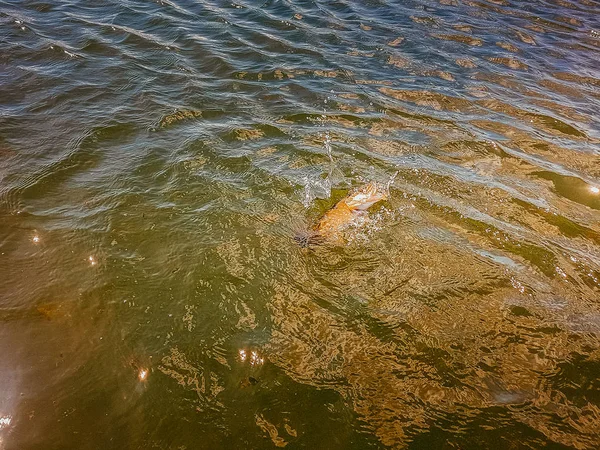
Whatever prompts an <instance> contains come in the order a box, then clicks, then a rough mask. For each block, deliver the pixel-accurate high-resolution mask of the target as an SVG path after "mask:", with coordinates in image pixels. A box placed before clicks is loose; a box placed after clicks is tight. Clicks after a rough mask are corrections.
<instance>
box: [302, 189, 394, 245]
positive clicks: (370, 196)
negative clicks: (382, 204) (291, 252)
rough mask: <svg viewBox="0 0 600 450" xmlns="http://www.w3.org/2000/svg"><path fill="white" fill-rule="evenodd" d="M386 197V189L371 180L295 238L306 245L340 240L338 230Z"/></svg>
mask: <svg viewBox="0 0 600 450" xmlns="http://www.w3.org/2000/svg"><path fill="white" fill-rule="evenodd" d="M387 197H388V192H387V189H386V188H385V187H383V186H380V185H378V184H377V183H375V182H371V183H369V184H366V185H364V186H362V187H361V188H359V189H357V190H355V191H354V192H352V193H351V194H349V195H347V196H346V197H344V198H343V199H341V200H340V201H339V202H337V203H336V204H335V206H334V207H333V208H331V209H330V210H329V211H327V212H326V213H325V214H324V215H323V217H322V218H321V219H320V220H319V221H318V222H317V224H316V225H315V226H314V227H313V228H312V230H311V231H310V232H309V233H308V236H297V237H296V240H297V241H298V242H299V243H301V244H304V245H306V246H308V245H310V244H313V243H319V242H323V241H340V240H341V235H340V231H341V230H342V229H343V228H344V227H346V226H347V225H349V224H350V223H351V222H352V221H353V220H354V219H355V218H356V217H357V216H358V215H359V214H361V213H363V212H364V211H366V210H367V209H369V208H370V207H371V206H373V205H374V204H375V203H377V202H379V201H381V200H385V199H386V198H387Z"/></svg>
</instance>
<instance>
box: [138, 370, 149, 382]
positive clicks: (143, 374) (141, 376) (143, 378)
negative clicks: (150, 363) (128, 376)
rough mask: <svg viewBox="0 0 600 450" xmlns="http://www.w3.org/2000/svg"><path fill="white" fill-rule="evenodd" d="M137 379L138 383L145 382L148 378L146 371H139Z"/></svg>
mask: <svg viewBox="0 0 600 450" xmlns="http://www.w3.org/2000/svg"><path fill="white" fill-rule="evenodd" d="M138 378H139V380H140V381H146V379H147V378H148V369H140V373H138Z"/></svg>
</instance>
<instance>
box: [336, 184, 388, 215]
mask: <svg viewBox="0 0 600 450" xmlns="http://www.w3.org/2000/svg"><path fill="white" fill-rule="evenodd" d="M387 197H388V194H387V192H385V190H384V189H383V188H382V187H380V186H379V185H378V184H377V183H375V182H372V183H369V184H367V185H366V186H364V187H362V188H361V189H359V190H358V191H356V192H355V193H354V194H352V195H351V196H349V198H348V200H346V204H347V205H348V206H349V207H350V209H354V210H359V211H364V210H366V209H369V208H370V207H371V206H373V205H374V204H375V203H377V202H379V201H381V200H385V199H387Z"/></svg>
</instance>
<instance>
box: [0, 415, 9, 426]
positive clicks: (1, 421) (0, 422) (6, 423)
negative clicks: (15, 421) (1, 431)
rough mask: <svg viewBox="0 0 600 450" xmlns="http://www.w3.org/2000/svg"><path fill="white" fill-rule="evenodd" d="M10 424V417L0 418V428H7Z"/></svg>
mask: <svg viewBox="0 0 600 450" xmlns="http://www.w3.org/2000/svg"><path fill="white" fill-rule="evenodd" d="M11 422H12V417H11V416H0V428H4V427H7V426H9V425H10V423H11Z"/></svg>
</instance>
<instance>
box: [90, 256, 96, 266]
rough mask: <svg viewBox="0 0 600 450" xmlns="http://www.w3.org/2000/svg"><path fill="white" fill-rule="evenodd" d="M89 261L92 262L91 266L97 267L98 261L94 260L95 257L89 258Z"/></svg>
mask: <svg viewBox="0 0 600 450" xmlns="http://www.w3.org/2000/svg"><path fill="white" fill-rule="evenodd" d="M88 260H89V261H90V264H91V265H92V266H94V265H96V260H95V259H94V257H93V256H90V257H89V258H88Z"/></svg>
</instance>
